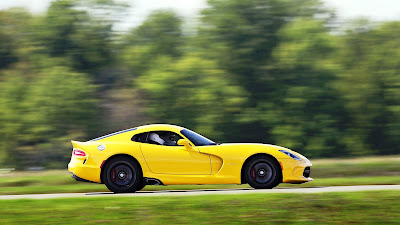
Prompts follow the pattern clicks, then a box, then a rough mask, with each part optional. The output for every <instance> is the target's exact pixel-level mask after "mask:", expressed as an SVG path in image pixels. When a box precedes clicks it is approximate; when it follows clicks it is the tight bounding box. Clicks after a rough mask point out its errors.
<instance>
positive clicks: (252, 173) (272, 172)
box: [244, 156, 282, 189]
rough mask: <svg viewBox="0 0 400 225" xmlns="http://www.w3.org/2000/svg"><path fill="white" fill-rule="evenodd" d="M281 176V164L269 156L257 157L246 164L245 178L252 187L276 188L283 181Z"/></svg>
mask: <svg viewBox="0 0 400 225" xmlns="http://www.w3.org/2000/svg"><path fill="white" fill-rule="evenodd" d="M281 177H282V171H281V170H280V167H279V165H277V163H276V162H275V161H273V160H272V159H269V158H267V157H260V156H258V157H255V158H253V159H251V160H250V161H248V162H247V163H246V165H245V171H244V178H245V180H246V182H247V183H248V184H249V185H250V186H251V187H252V188H256V189H270V188H274V187H276V186H277V185H278V184H279V183H280V182H281Z"/></svg>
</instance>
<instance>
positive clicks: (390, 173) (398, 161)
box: [0, 156, 400, 194]
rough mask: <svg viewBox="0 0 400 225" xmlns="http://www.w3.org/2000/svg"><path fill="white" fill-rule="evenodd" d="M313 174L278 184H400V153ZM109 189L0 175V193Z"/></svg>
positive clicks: (320, 164)
mask: <svg viewBox="0 0 400 225" xmlns="http://www.w3.org/2000/svg"><path fill="white" fill-rule="evenodd" d="M312 163H313V167H312V169H311V177H313V178H314V179H315V180H314V181H312V182H309V183H305V184H301V185H292V184H281V185H279V186H278V187H315V186H338V185H372V184H400V156H380V157H363V158H353V159H320V160H312ZM228 188H229V189H231V188H249V186H248V185H171V186H147V187H145V189H144V190H171V189H175V190H189V189H228ZM97 191H100V192H102V191H108V190H107V188H106V187H105V186H104V185H99V184H90V183H83V182H76V181H75V180H74V179H72V178H71V174H69V173H68V171H66V170H50V171H40V172H11V173H8V174H0V194H31V193H63V192H97Z"/></svg>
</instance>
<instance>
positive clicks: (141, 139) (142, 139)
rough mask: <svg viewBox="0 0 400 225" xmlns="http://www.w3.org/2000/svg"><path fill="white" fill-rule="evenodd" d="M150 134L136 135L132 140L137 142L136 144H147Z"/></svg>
mask: <svg viewBox="0 0 400 225" xmlns="http://www.w3.org/2000/svg"><path fill="white" fill-rule="evenodd" d="M148 134H149V132H145V133H140V134H135V135H133V137H132V139H131V140H132V141H136V142H141V143H146V139H147V135H148Z"/></svg>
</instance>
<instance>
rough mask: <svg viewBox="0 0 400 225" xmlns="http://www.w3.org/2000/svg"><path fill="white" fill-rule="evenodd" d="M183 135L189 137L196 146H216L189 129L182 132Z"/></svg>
mask: <svg viewBox="0 0 400 225" xmlns="http://www.w3.org/2000/svg"><path fill="white" fill-rule="evenodd" d="M181 134H183V135H184V136H185V137H187V138H188V139H189V140H190V141H191V142H192V143H193V144H194V145H196V146H204V145H216V143H215V142H213V141H211V140H210V139H208V138H206V137H203V136H201V135H200V134H198V133H196V132H194V131H191V130H188V129H183V130H181Z"/></svg>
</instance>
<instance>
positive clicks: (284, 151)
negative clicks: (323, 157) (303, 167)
mask: <svg viewBox="0 0 400 225" xmlns="http://www.w3.org/2000/svg"><path fill="white" fill-rule="evenodd" d="M279 151H280V152H282V153H285V154H286V155H288V156H290V157H291V158H292V159H295V160H299V161H301V159H300V158H299V157H298V156H297V155H295V154H293V153H291V152H289V151H286V150H279Z"/></svg>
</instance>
